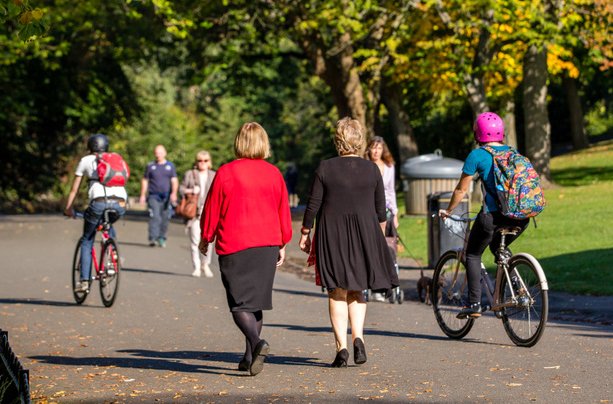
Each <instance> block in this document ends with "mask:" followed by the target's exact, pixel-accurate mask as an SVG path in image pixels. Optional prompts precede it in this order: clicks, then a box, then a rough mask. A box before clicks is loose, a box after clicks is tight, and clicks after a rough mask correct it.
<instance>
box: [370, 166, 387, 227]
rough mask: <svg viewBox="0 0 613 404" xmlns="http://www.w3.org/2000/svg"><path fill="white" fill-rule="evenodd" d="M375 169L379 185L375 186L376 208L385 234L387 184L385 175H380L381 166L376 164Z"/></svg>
mask: <svg viewBox="0 0 613 404" xmlns="http://www.w3.org/2000/svg"><path fill="white" fill-rule="evenodd" d="M373 166H374V169H375V170H377V174H378V175H377V185H376V187H375V210H376V211H377V218H378V220H379V225H380V226H381V231H382V232H383V234H385V225H386V224H387V215H386V212H385V186H384V185H383V177H382V176H381V175H380V172H379V168H378V167H377V166H375V165H373Z"/></svg>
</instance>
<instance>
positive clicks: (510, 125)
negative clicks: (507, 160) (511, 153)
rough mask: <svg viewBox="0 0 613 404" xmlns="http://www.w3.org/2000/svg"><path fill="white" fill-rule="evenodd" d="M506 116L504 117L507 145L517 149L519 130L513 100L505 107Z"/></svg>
mask: <svg viewBox="0 0 613 404" xmlns="http://www.w3.org/2000/svg"><path fill="white" fill-rule="evenodd" d="M504 110H505V114H504V116H503V117H502V120H503V121H504V137H505V139H506V140H505V141H506V144H508V145H509V146H512V147H515V148H517V128H516V127H515V102H514V101H513V100H509V101H507V103H506V105H505V107H504Z"/></svg>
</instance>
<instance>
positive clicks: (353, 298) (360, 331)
mask: <svg viewBox="0 0 613 404" xmlns="http://www.w3.org/2000/svg"><path fill="white" fill-rule="evenodd" d="M347 307H348V310H349V321H350V322H351V340H352V341H354V340H355V339H356V338H360V339H361V340H362V341H364V319H365V318H366V301H365V300H364V294H363V293H362V291H361V290H351V291H348V292H347Z"/></svg>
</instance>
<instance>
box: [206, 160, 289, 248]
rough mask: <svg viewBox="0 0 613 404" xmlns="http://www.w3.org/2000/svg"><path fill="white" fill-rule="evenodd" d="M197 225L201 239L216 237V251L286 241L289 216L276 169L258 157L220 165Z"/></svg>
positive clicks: (283, 182) (283, 184)
mask: <svg viewBox="0 0 613 404" xmlns="http://www.w3.org/2000/svg"><path fill="white" fill-rule="evenodd" d="M200 229H201V236H202V239H203V240H206V241H207V242H209V243H210V242H212V241H213V240H214V239H215V240H216V243H215V251H217V254H219V255H225V254H232V253H235V252H238V251H242V250H245V249H247V248H252V247H266V246H280V247H281V246H284V245H285V244H287V243H288V242H289V241H290V240H291V238H292V218H291V214H290V210H289V202H288V199H287V188H286V187H285V181H284V180H283V175H281V172H280V171H279V169H277V167H275V166H273V165H272V164H270V163H267V162H266V161H264V160H260V159H238V160H234V161H232V162H230V163H228V164H224V165H223V166H221V167H220V168H219V170H218V171H217V174H216V175H215V179H214V180H213V184H211V189H210V190H209V193H208V195H207V198H206V203H205V205H204V211H203V213H202V217H201V218H200Z"/></svg>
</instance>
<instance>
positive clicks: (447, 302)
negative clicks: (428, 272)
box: [430, 251, 475, 339]
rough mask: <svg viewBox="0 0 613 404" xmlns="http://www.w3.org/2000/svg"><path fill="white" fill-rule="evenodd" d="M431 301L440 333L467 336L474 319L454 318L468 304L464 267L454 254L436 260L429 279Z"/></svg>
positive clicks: (450, 252)
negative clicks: (441, 331) (432, 273)
mask: <svg viewBox="0 0 613 404" xmlns="http://www.w3.org/2000/svg"><path fill="white" fill-rule="evenodd" d="M430 293H431V294H430V301H431V302H432V308H433V309H434V316H435V317H436V321H437V322H438V325H439V327H441V330H443V332H444V333H445V335H447V336H448V337H449V338H453V339H460V338H463V337H464V336H466V334H468V333H469V331H470V329H471V328H472V327H473V325H474V323H475V319H473V318H470V317H469V318H467V319H464V320H460V319H458V318H456V316H457V315H458V313H459V312H460V310H461V309H462V307H464V306H466V305H468V279H467V277H466V268H465V267H464V264H463V263H462V262H461V261H460V260H459V257H458V252H457V251H447V252H446V253H445V254H443V255H442V256H441V258H439V260H438V262H437V263H436V267H435V268H434V275H433V276H432V286H431V288H430Z"/></svg>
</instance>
